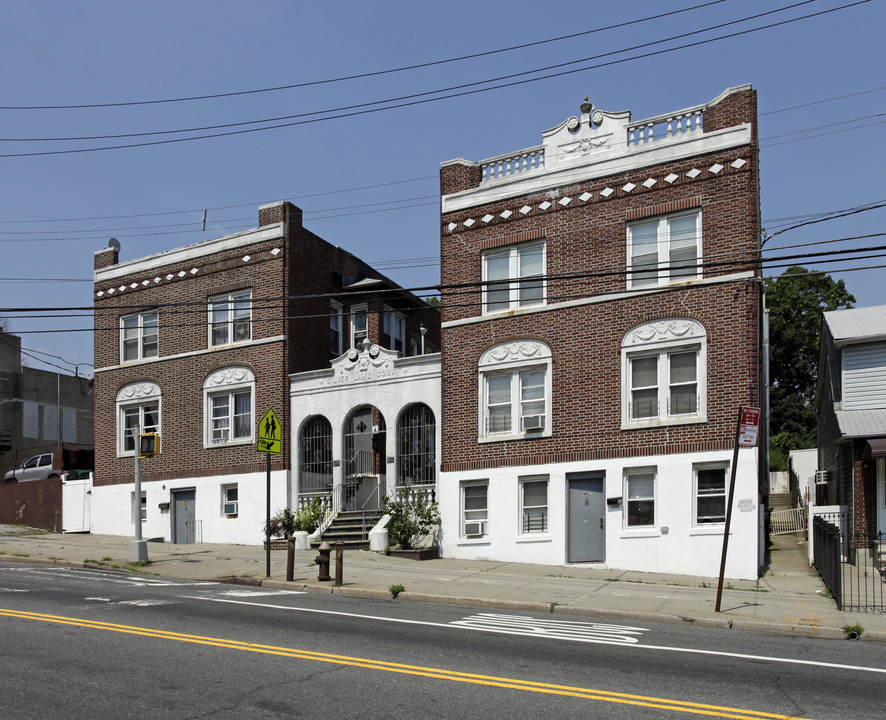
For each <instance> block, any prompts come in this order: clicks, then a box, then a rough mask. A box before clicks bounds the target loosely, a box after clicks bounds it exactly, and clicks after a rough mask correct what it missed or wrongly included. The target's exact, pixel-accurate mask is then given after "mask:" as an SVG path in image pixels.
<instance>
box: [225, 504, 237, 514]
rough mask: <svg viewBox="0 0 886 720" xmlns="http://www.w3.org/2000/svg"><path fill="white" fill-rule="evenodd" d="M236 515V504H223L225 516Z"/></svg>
mask: <svg viewBox="0 0 886 720" xmlns="http://www.w3.org/2000/svg"><path fill="white" fill-rule="evenodd" d="M236 514H237V503H235V502H226V503H225V515H236Z"/></svg>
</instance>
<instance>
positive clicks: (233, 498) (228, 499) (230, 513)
mask: <svg viewBox="0 0 886 720" xmlns="http://www.w3.org/2000/svg"><path fill="white" fill-rule="evenodd" d="M221 491H222V498H221V500H222V507H221V510H222V516H223V517H226V518H235V517H237V515H238V514H239V509H240V499H239V490H238V488H237V486H236V485H222V489H221Z"/></svg>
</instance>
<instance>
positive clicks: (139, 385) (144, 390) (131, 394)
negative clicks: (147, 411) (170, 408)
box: [117, 382, 160, 402]
mask: <svg viewBox="0 0 886 720" xmlns="http://www.w3.org/2000/svg"><path fill="white" fill-rule="evenodd" d="M150 397H160V386H159V385H158V384H157V383H153V382H136V383H130V384H129V385H126V386H125V387H123V388H121V389H120V392H118V393H117V402H125V401H127V400H138V399H141V398H150Z"/></svg>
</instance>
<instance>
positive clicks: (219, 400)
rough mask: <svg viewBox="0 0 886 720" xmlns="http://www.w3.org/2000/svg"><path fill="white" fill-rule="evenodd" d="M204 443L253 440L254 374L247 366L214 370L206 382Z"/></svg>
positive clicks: (213, 444) (214, 445) (218, 443)
mask: <svg viewBox="0 0 886 720" xmlns="http://www.w3.org/2000/svg"><path fill="white" fill-rule="evenodd" d="M203 396H204V397H203V405H204V412H205V419H204V440H203V443H204V447H219V446H224V445H243V444H247V443H251V442H252V440H253V434H254V429H253V428H254V425H255V423H254V422H253V417H254V411H255V400H254V396H255V376H254V375H253V374H252V371H250V370H249V369H247V368H243V367H230V368H223V369H221V370H217V371H215V372H214V373H212V374H211V375H210V376H209V377H208V378H207V379H206V382H204V384H203Z"/></svg>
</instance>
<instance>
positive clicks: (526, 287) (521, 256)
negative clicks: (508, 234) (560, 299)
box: [483, 242, 546, 313]
mask: <svg viewBox="0 0 886 720" xmlns="http://www.w3.org/2000/svg"><path fill="white" fill-rule="evenodd" d="M545 267H546V259H545V243H544V242H533V243H525V244H521V245H513V246H511V247H507V248H504V249H501V250H491V251H489V252H486V253H484V254H483V283H484V284H483V308H484V312H485V313H494V312H501V311H502V310H514V309H517V308H524V307H532V306H534V305H543V304H544V302H545V282H544V275H545Z"/></svg>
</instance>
